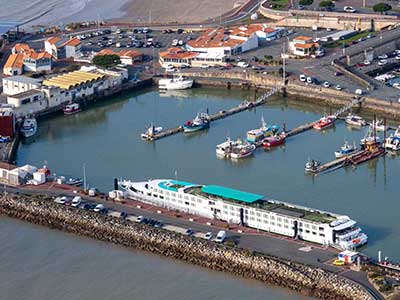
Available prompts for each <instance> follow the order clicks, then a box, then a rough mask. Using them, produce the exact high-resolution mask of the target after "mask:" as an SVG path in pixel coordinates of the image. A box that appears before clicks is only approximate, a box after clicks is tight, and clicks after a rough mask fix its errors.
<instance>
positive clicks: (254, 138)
mask: <svg viewBox="0 0 400 300" xmlns="http://www.w3.org/2000/svg"><path fill="white" fill-rule="evenodd" d="M278 131H279V126H278V125H267V123H265V121H264V116H262V117H261V127H260V128H257V129H252V130H249V131H247V136H246V139H247V141H248V142H250V143H253V144H256V143H258V142H261V141H262V140H263V139H264V138H266V137H269V136H272V135H275V134H276V133H277V132H278Z"/></svg>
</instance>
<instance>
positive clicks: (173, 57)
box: [159, 47, 226, 67]
mask: <svg viewBox="0 0 400 300" xmlns="http://www.w3.org/2000/svg"><path fill="white" fill-rule="evenodd" d="M159 62H160V65H161V66H167V65H172V66H174V67H200V66H201V65H207V66H225V65H226V57H225V55H223V54H222V55H220V54H216V53H211V54H210V53H206V52H197V51H188V50H185V49H183V48H179V47H175V48H169V49H167V50H166V51H163V52H160V59H159Z"/></svg>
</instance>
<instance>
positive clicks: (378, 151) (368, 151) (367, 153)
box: [347, 141, 385, 165]
mask: <svg viewBox="0 0 400 300" xmlns="http://www.w3.org/2000/svg"><path fill="white" fill-rule="evenodd" d="M384 154H385V149H384V148H383V147H382V145H381V144H380V143H379V142H376V141H367V142H366V144H365V149H364V150H363V151H362V152H360V153H358V154H356V155H354V156H352V157H351V158H350V159H349V160H348V161H347V163H350V164H352V165H359V164H361V163H363V162H366V161H368V160H371V159H374V158H376V157H379V156H381V155H384Z"/></svg>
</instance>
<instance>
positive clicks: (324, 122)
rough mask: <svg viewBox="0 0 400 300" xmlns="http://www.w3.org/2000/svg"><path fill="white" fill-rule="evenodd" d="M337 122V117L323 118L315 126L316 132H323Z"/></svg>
mask: <svg viewBox="0 0 400 300" xmlns="http://www.w3.org/2000/svg"><path fill="white" fill-rule="evenodd" d="M335 120H336V116H333V115H331V116H327V117H322V118H321V119H319V120H318V121H317V122H316V123H315V124H314V125H313V128H314V129H316V130H323V129H325V128H328V127H330V126H332V125H333V123H334V122H335Z"/></svg>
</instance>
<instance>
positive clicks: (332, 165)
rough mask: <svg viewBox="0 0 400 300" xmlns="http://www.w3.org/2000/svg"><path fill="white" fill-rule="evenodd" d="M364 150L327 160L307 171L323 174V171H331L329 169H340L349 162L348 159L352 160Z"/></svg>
mask: <svg viewBox="0 0 400 300" xmlns="http://www.w3.org/2000/svg"><path fill="white" fill-rule="evenodd" d="M363 152H364V151H363V150H360V151H356V152H354V153H352V154H350V155H346V156H343V157H341V158H337V159H334V160H331V161H329V162H326V163H324V164H321V165H319V166H318V167H316V168H315V169H312V170H310V171H307V173H310V174H321V173H323V172H326V171H329V170H337V169H340V168H342V167H344V166H346V165H347V164H348V161H349V160H351V158H353V157H355V156H357V155H359V154H361V153H363Z"/></svg>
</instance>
